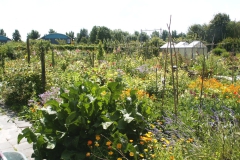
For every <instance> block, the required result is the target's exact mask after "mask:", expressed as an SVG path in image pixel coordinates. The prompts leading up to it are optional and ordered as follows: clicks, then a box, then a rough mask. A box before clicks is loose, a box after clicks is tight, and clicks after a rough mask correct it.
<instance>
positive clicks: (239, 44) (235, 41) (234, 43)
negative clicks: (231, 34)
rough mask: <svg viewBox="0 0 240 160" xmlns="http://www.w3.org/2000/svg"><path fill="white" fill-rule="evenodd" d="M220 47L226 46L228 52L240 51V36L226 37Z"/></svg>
mask: <svg viewBox="0 0 240 160" xmlns="http://www.w3.org/2000/svg"><path fill="white" fill-rule="evenodd" d="M218 47H221V48H224V49H225V50H227V51H228V52H235V53H236V52H240V39H239V38H226V39H224V40H223V41H222V42H221V43H219V44H218Z"/></svg>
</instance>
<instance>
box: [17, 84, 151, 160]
mask: <svg viewBox="0 0 240 160" xmlns="http://www.w3.org/2000/svg"><path fill="white" fill-rule="evenodd" d="M123 93H124V85H123V84H122V83H121V82H110V83H108V84H107V86H100V85H99V84H97V83H95V82H92V81H89V80H85V81H83V82H78V83H76V84H75V85H74V86H73V87H70V88H69V89H68V91H67V92H66V91H64V90H61V94H60V97H61V99H62V102H61V103H59V102H57V101H55V100H50V101H48V102H47V103H46V104H45V105H44V107H43V108H42V109H39V110H38V111H37V114H39V115H40V117H41V118H40V119H39V121H37V122H35V123H34V124H33V126H32V127H31V128H26V129H24V130H23V131H22V133H21V134H19V136H18V142H20V141H21V139H22V138H24V137H25V138H27V140H28V142H29V143H32V144H33V149H34V153H33V155H32V156H33V157H35V159H39V160H40V159H41V160H42V159H48V160H56V159H64V160H70V159H76V160H77V159H114V160H115V159H117V158H122V159H138V158H139V153H140V152H141V150H143V146H141V145H140V143H139V142H140V141H141V139H140V137H141V135H143V134H145V133H146V132H147V131H146V128H147V126H148V123H147V119H148V118H149V117H150V116H151V105H152V103H151V99H149V98H143V97H142V98H141V99H140V98H138V95H137V94H138V92H137V91H136V90H131V91H130V92H129V94H128V95H123ZM120 146H121V147H120Z"/></svg>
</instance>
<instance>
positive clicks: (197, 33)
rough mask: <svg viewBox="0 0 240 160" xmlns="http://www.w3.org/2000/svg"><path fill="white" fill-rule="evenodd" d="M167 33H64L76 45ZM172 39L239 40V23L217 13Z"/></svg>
mask: <svg viewBox="0 0 240 160" xmlns="http://www.w3.org/2000/svg"><path fill="white" fill-rule="evenodd" d="M49 33H56V31H55V30H53V29H50V30H49ZM168 34H169V32H168V31H167V30H160V31H157V30H155V31H153V32H152V33H151V34H150V35H149V34H147V33H146V32H139V31H135V32H134V33H133V34H129V33H128V32H125V31H122V30H120V29H117V30H111V29H109V28H107V27H105V26H94V27H93V28H92V30H91V32H90V33H88V30H87V29H85V28H83V29H81V30H80V32H79V33H77V34H76V36H75V34H74V32H73V31H70V32H66V35H68V36H69V37H71V38H72V39H74V40H75V41H76V42H77V43H98V42H99V40H101V41H102V42H103V41H104V40H112V41H119V42H120V43H122V42H129V41H137V40H138V41H140V42H146V41H148V40H149V39H152V38H153V37H158V38H160V39H162V40H163V41H166V40H167V37H168ZM0 35H4V36H6V33H5V32H4V30H3V29H0ZM171 35H172V37H173V38H174V39H175V41H176V42H178V41H192V40H201V41H205V42H207V43H215V44H217V43H219V42H221V41H223V40H224V39H225V38H228V37H231V38H239V37H240V22H236V21H231V20H230V18H229V15H227V14H225V13H218V14H216V15H215V16H214V18H213V19H212V20H211V21H210V22H209V23H208V24H202V25H201V24H193V25H192V26H190V27H189V28H188V31H187V34H185V33H179V34H178V33H177V31H176V30H173V31H172V32H171ZM28 37H29V38H30V39H37V38H39V37H40V34H39V32H38V31H36V30H32V31H31V32H30V33H28ZM12 39H13V40H14V41H20V40H21V35H20V33H19V31H18V30H15V32H14V33H13V35H12Z"/></svg>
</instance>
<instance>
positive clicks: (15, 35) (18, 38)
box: [12, 29, 21, 41]
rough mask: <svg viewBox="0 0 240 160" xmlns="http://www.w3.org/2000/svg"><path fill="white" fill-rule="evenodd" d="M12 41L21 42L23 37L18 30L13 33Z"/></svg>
mask: <svg viewBox="0 0 240 160" xmlns="http://www.w3.org/2000/svg"><path fill="white" fill-rule="evenodd" d="M12 39H13V40H14V41H21V35H20V33H19V31H18V30H17V29H15V31H14V32H13V34H12Z"/></svg>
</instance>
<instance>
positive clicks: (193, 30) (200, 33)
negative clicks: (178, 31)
mask: <svg viewBox="0 0 240 160" xmlns="http://www.w3.org/2000/svg"><path fill="white" fill-rule="evenodd" d="M205 34H206V30H205V28H204V25H200V24H194V25H192V26H190V27H189V28H188V32H187V37H188V38H190V39H195V40H196V39H197V40H204V39H205Z"/></svg>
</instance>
